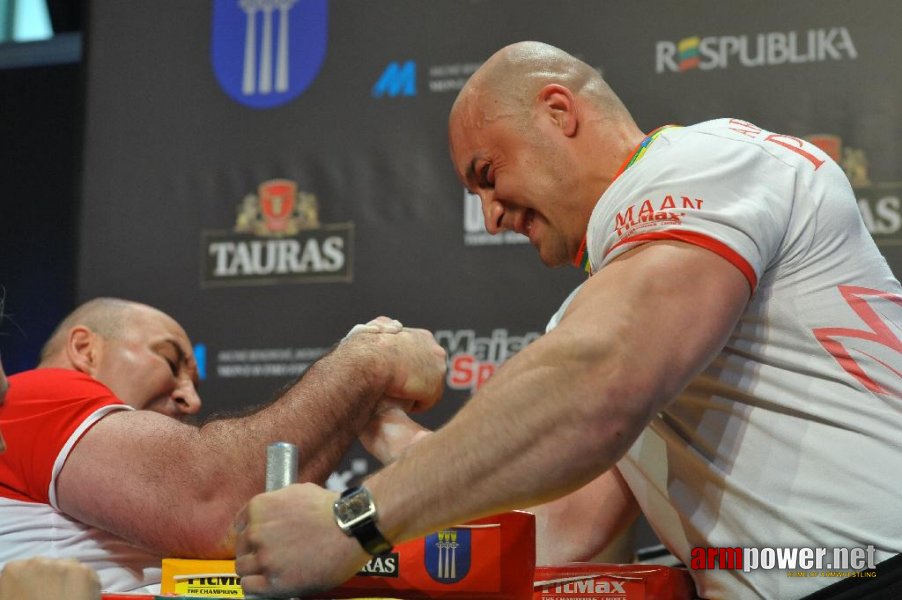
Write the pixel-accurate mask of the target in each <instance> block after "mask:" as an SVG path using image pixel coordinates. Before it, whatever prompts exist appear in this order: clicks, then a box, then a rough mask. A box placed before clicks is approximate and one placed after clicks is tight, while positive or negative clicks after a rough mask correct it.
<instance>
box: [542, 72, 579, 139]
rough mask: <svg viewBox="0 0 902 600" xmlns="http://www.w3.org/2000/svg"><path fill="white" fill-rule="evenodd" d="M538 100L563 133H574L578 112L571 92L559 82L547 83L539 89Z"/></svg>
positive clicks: (567, 134) (571, 134)
mask: <svg viewBox="0 0 902 600" xmlns="http://www.w3.org/2000/svg"><path fill="white" fill-rule="evenodd" d="M539 102H540V103H541V105H542V106H543V107H544V109H545V111H546V113H547V114H548V115H549V116H550V117H551V119H552V120H553V121H554V123H555V126H557V127H558V128H560V130H561V132H562V133H563V134H564V135H566V136H567V137H573V136H574V135H576V131H577V129H578V125H579V113H578V111H577V106H576V101H575V99H574V98H573V92H571V91H570V90H569V89H567V88H566V87H564V86H562V85H560V84H559V83H549V84H548V85H546V86H545V87H543V88H542V89H541V91H539Z"/></svg>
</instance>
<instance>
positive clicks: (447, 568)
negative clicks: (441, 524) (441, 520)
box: [424, 528, 473, 583]
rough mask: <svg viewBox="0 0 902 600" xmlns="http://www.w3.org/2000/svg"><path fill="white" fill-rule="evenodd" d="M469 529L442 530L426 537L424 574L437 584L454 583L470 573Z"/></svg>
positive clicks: (470, 542)
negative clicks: (427, 574)
mask: <svg viewBox="0 0 902 600" xmlns="http://www.w3.org/2000/svg"><path fill="white" fill-rule="evenodd" d="M470 534H471V532H470V530H469V529H457V528H451V529H443V530H441V531H439V532H437V533H433V534H432V535H428V536H426V539H425V541H424V543H425V544H426V548H425V552H424V559H425V561H426V572H427V573H429V576H430V577H432V578H433V579H434V580H435V581H437V582H439V583H456V582H458V581H460V580H461V579H463V578H464V577H466V576H467V573H469V572H470V556H471V554H472V549H473V544H472V539H471V536H470Z"/></svg>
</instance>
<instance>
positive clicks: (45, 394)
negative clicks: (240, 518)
mask: <svg viewBox="0 0 902 600" xmlns="http://www.w3.org/2000/svg"><path fill="white" fill-rule="evenodd" d="M9 382H10V388H9V392H8V394H7V398H6V402H5V404H4V405H3V406H2V407H0V431H3V435H4V437H5V438H6V439H7V443H8V448H7V451H6V452H5V453H2V454H0V567H2V565H3V564H5V563H6V562H8V561H10V560H14V559H20V558H30V557H33V556H46V557H51V558H74V559H76V560H78V561H80V562H82V563H84V564H86V565H88V566H90V567H91V568H93V569H94V570H95V571H97V574H98V576H99V578H100V583H101V587H102V589H103V590H104V591H109V592H147V593H157V592H159V589H160V574H161V572H160V570H161V569H160V567H161V560H162V559H161V557H160V556H159V555H156V554H154V553H152V552H149V551H147V550H144V549H143V548H139V547H137V546H135V545H134V544H131V543H129V542H127V541H125V540H123V539H122V538H120V537H118V536H116V535H115V534H113V533H110V532H108V531H104V530H102V529H98V528H97V527H92V526H90V525H87V524H85V523H82V522H80V521H78V520H76V519H73V518H72V517H70V516H68V515H67V514H65V513H64V512H63V511H62V509H61V508H60V505H59V499H58V497H57V490H56V486H57V479H58V477H59V474H60V472H61V471H62V469H63V466H64V464H65V462H66V459H67V458H68V457H69V454H70V453H71V452H72V450H73V449H74V448H75V447H76V446H77V444H78V441H79V440H80V439H81V437H82V436H83V435H84V434H85V432H87V431H88V430H89V429H90V428H91V427H92V426H93V425H94V424H95V423H97V422H98V421H99V420H100V419H102V418H103V417H105V416H106V415H108V414H110V413H111V412H114V411H120V410H133V409H132V408H131V407H130V406H126V405H125V404H123V403H122V402H121V401H120V400H119V399H118V398H116V397H115V396H114V395H113V393H112V392H111V391H110V390H109V389H108V388H107V387H106V386H104V385H103V384H101V383H100V382H98V381H96V380H94V379H92V378H91V377H89V376H88V375H85V374H84V373H79V372H77V371H72V370H67V369H37V370H34V371H27V372H25V373H20V374H17V375H13V376H12V377H10V378H9ZM148 493H153V490H148ZM136 518H140V517H139V516H138V515H136Z"/></svg>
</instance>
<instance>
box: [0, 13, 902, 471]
mask: <svg viewBox="0 0 902 600" xmlns="http://www.w3.org/2000/svg"><path fill="white" fill-rule="evenodd" d="M264 5H271V6H273V7H275V8H273V9H272V12H271V13H269V14H270V15H271V21H270V23H271V29H270V34H271V35H270V38H269V41H270V43H269V44H268V45H264V44H263V39H264V38H265V36H266V30H265V24H264V23H265V21H266V14H268V11H267V10H266V9H265V8H263V6H264ZM260 6H261V9H260V10H259V11H258V12H256V13H255V15H254V21H253V28H252V31H253V35H254V44H253V46H252V47H253V55H252V56H250V58H248V56H249V54H248V51H247V48H248V46H247V45H246V42H247V39H248V31H249V30H250V29H249V28H248V27H247V16H246V15H245V14H244V13H243V12H242V11H241V9H240V8H239V4H238V2H237V0H215V1H200V0H195V1H192V2H185V1H184V0H155V1H154V2H140V3H139V2H128V3H124V2H120V1H117V0H94V1H93V2H90V3H89V5H88V9H89V12H88V14H87V18H86V23H87V26H88V31H87V34H86V53H85V60H84V67H85V69H86V111H85V115H86V120H85V125H84V127H85V129H84V166H83V175H82V180H83V185H82V186H81V190H80V195H81V205H80V206H81V211H80V217H79V220H78V228H77V229H78V231H77V233H78V239H79V243H78V263H77V265H78V266H77V271H76V274H75V275H76V276H75V281H76V290H75V293H74V296H75V300H76V301H82V300H85V299H88V298H90V297H94V296H98V295H115V296H122V297H128V298H133V299H136V300H140V301H144V302H147V303H150V304H153V305H155V306H159V307H160V308H162V309H163V310H166V311H167V312H169V313H170V314H172V315H173V316H175V317H176V318H177V319H178V320H179V321H180V322H182V323H183V324H184V326H185V327H186V329H187V330H188V332H189V334H190V335H191V336H192V338H193V340H194V342H195V343H196V344H197V345H198V347H197V350H198V354H199V356H200V357H201V359H202V363H203V366H204V374H205V379H204V382H203V387H202V395H203V397H204V401H205V409H204V410H205V413H209V412H217V411H220V410H228V409H231V408H236V407H242V406H247V405H251V404H256V403H259V402H262V401H264V400H267V399H269V398H270V397H271V396H272V394H273V392H274V390H276V389H278V388H279V387H280V386H281V385H282V384H283V383H284V382H285V381H286V380H287V379H290V378H291V377H292V376H293V375H294V374H296V373H298V372H300V371H301V370H302V369H303V368H304V367H305V366H306V365H307V364H309V362H310V361H312V360H314V359H315V358H316V357H317V356H319V355H320V354H321V353H322V352H323V351H324V350H325V349H326V348H328V347H329V346H330V345H331V344H332V343H333V342H334V341H335V340H337V339H338V338H339V337H340V336H341V335H343V334H344V332H345V331H346V330H347V329H348V328H350V327H351V326H352V325H353V324H354V323H356V322H360V321H363V320H367V319H369V318H371V317H373V316H375V315H378V314H388V315H391V316H393V317H396V318H398V319H400V320H402V321H403V322H404V323H405V324H409V325H414V326H421V327H426V328H429V329H431V330H434V331H436V335H437V336H438V338H439V340H440V341H441V342H442V343H443V344H444V345H445V346H446V347H447V348H448V350H449V353H450V354H451V369H450V371H449V379H448V394H447V395H446V398H445V400H444V401H443V402H442V403H441V405H440V406H439V407H437V408H436V409H435V410H434V411H433V412H432V413H430V414H428V415H425V416H424V417H423V418H422V420H423V421H424V422H425V423H426V424H428V425H431V426H436V425H438V424H440V423H442V422H444V421H445V420H446V419H447V418H448V417H449V416H450V415H452V414H453V413H454V412H455V411H456V410H457V409H458V408H459V407H460V405H461V404H462V403H463V402H464V401H465V400H466V398H467V397H468V395H469V394H470V393H471V392H472V390H473V389H474V388H475V386H476V385H477V384H478V381H479V380H480V379H481V378H484V377H485V376H488V375H489V374H490V373H491V371H492V370H493V368H494V367H495V366H497V365H498V364H500V363H502V362H503V361H504V360H505V359H506V358H507V357H508V356H510V354H512V353H513V352H515V351H516V350H518V349H519V348H520V347H522V345H523V344H525V343H528V342H529V341H531V340H532V339H534V338H535V337H536V336H537V335H538V334H539V333H540V332H541V331H542V330H543V328H544V324H545V322H546V320H547V318H548V316H549V315H550V314H551V313H552V312H553V311H554V309H555V308H556V307H557V306H558V304H559V303H560V301H561V300H562V299H563V298H564V297H565V296H566V295H567V293H568V292H569V291H570V290H571V289H572V288H573V287H574V286H575V285H576V284H577V283H578V282H579V281H580V280H581V276H580V274H579V273H578V272H577V271H576V270H575V269H569V268H565V269H558V270H551V271H549V270H547V269H545V268H544V267H543V266H542V265H541V264H540V263H539V262H538V260H537V258H536V256H535V252H534V250H533V249H532V248H531V247H530V246H529V245H528V244H524V243H523V240H522V239H518V238H517V237H516V236H505V237H501V238H490V237H488V236H487V235H486V234H485V233H484V231H483V229H482V225H481V217H480V216H479V213H478V210H477V209H476V204H475V201H474V200H473V199H467V198H465V194H464V190H463V188H462V187H461V186H460V184H459V183H458V182H457V181H456V179H455V177H454V174H453V171H452V169H451V166H450V162H449V160H448V151H447V137H446V131H445V128H446V118H447V112H448V109H449V108H450V105H451V103H452V101H453V99H454V97H455V95H456V92H457V90H458V89H459V87H460V85H461V84H462V82H463V81H464V79H465V78H466V76H467V75H468V74H469V73H470V72H472V70H473V69H474V68H475V67H476V66H478V65H479V64H480V63H481V62H482V61H483V60H485V59H486V58H487V57H488V56H489V55H490V54H491V53H492V52H494V51H495V50H497V49H498V48H500V47H501V46H503V45H504V44H507V43H510V42H514V41H518V40H523V39H538V40H542V41H546V42H549V43H552V44H555V45H557V46H560V47H562V48H564V49H565V50H567V51H569V52H571V53H573V54H575V55H577V56H579V57H581V58H583V59H584V60H586V61H587V62H589V63H590V64H592V65H593V66H596V67H597V68H598V69H600V70H601V71H602V72H603V73H604V75H605V77H606V78H607V79H608V81H609V82H610V83H611V84H612V86H613V87H614V88H615V89H616V90H618V92H619V93H620V95H621V97H622V98H623V99H624V101H625V102H626V103H627V105H628V106H630V108H631V109H632V111H633V113H634V115H635V117H636V119H637V121H638V123H639V125H640V126H641V127H643V128H645V129H646V130H650V129H652V128H654V127H656V126H658V125H661V124H665V123H684V124H686V123H692V122H696V121H701V120H705V119H709V118H716V117H721V116H732V117H739V118H743V119H746V120H749V121H752V122H754V123H756V124H758V125H760V126H762V127H764V128H767V129H770V130H774V131H778V132H782V133H787V134H791V135H795V136H799V137H809V138H811V139H815V140H816V141H818V143H821V144H822V145H823V146H824V147H825V148H830V149H831V150H832V151H833V152H834V154H835V156H836V157H837V158H838V159H839V161H840V162H841V163H842V164H843V165H844V167H846V169H847V172H848V173H849V176H850V179H851V180H852V183H853V185H854V186H855V188H856V193H857V195H858V198H859V204H860V207H861V210H862V214H863V215H864V217H865V219H866V222H867V223H868V226H869V228H870V230H871V232H872V234H873V235H874V237H875V239H876V240H877V241H878V243H879V244H880V246H881V249H882V250H883V252H884V254H885V255H886V256H887V258H888V260H889V261H890V264H891V265H892V266H893V268H894V269H895V271H896V273H899V272H900V271H902V250H900V245H902V234H900V230H902V201H900V197H902V190H900V186H902V183H900V182H902V161H900V158H902V148H900V141H899V140H900V139H902V136H900V134H902V118H900V117H902V114H900V113H902V105H900V103H899V102H898V98H900V97H902V79H900V77H899V67H898V65H899V64H900V63H902V60H900V59H902V40H900V38H899V36H898V34H897V29H898V24H899V23H900V22H902V5H900V4H899V3H898V2H895V1H893V0H867V1H862V2H851V1H850V0H798V1H795V2H792V3H787V2H780V1H777V0H765V1H761V0H735V1H733V2H729V3H725V2H717V1H715V0H686V1H684V2H681V3H678V4H672V3H665V2H652V1H644V2H633V3H617V2H609V1H585V0H572V1H565V0H556V1H553V2H548V1H539V0H493V1H492V2H488V1H481V0H432V1H430V2H420V1H416V0H382V1H379V2H361V1H354V0H332V1H331V2H325V0H298V1H297V2H295V3H286V6H287V8H285V9H280V8H278V3H277V2H275V1H272V2H262V1H261V2H260ZM283 14H284V18H282V17H280V15H283ZM283 24H287V25H288V26H289V27H288V29H287V30H286V36H285V38H284V41H283V42H282V48H284V54H280V41H279V40H280V31H281V27H282V25H283ZM266 47H268V48H269V66H268V67H267V66H266V64H265V63H266V60H265V56H266V55H267V51H266V49H265V48H266ZM280 56H281V57H282V58H281V59H280ZM280 60H281V63H280ZM280 64H282V65H284V66H285V71H284V76H283V77H282V78H281V80H280V78H279V76H278V73H279V65H280ZM246 65H250V67H247V66H246ZM248 68H250V69H251V72H250V74H251V75H252V77H251V78H250V79H247V80H246V79H245V76H246V75H247V74H248V72H249V71H248V70H247V69H248ZM280 85H281V86H282V87H284V88H285V89H284V90H281V89H280ZM267 87H268V88H269V89H267ZM242 90H244V91H242ZM279 185H282V186H283V187H282V188H280V187H279ZM292 185H293V186H295V189H294V190H293V191H292V190H289V193H287V194H286V193H285V191H284V189H285V186H288V188H290V186H292ZM9 206H10V204H9V201H8V200H4V204H3V207H4V211H6V210H7V209H8V207H9ZM49 219H50V220H51V221H52V216H51V217H49ZM280 227H281V229H279V228H280ZM4 235H5V234H4ZM60 239H61V240H62V243H63V244H65V243H67V240H68V239H69V238H67V237H66V236H65V235H62V236H60ZM73 239H74V238H73ZM18 264H19V266H24V268H26V269H27V268H28V267H29V266H33V263H31V262H30V261H29V260H28V258H27V257H25V256H23V257H22V260H19V261H18ZM34 266H36V268H43V266H40V265H34ZM61 277H62V278H64V277H65V275H64V274H63V275H61ZM61 297H62V298H63V301H64V300H65V294H62V296H61ZM18 302H19V307H18V312H19V313H20V319H21V318H22V317H21V315H23V314H27V313H28V312H29V309H28V303H27V302H24V303H23V301H22V298H21V294H20V295H19V297H18ZM13 337H15V336H13ZM32 337H34V336H32ZM3 352H4V361H5V362H7V364H8V361H9V360H12V359H11V358H8V357H9V351H8V350H6V349H5V348H4V349H3ZM12 370H16V369H12ZM365 458H366V457H365V456H364V455H363V454H362V451H361V450H359V449H354V450H353V451H352V452H351V454H350V455H349V457H348V459H347V461H346V463H345V465H343V470H344V475H345V476H347V475H349V474H355V475H356V474H361V473H362V472H364V471H366V470H367V469H369V468H372V465H371V464H366V463H365V462H362V461H364V459H365Z"/></svg>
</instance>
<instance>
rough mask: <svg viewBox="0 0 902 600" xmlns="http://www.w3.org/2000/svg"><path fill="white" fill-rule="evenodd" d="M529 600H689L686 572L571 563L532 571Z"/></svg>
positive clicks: (690, 583) (691, 595)
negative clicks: (533, 579)
mask: <svg viewBox="0 0 902 600" xmlns="http://www.w3.org/2000/svg"><path fill="white" fill-rule="evenodd" d="M534 587H535V590H534V592H533V600H568V599H570V598H579V599H580V600H692V599H694V598H696V597H697V595H696V591H695V584H694V583H693V581H692V577H691V576H690V575H689V571H687V570H686V569H681V568H676V567H665V566H661V565H642V564H627V565H612V564H596V563H571V564H567V565H561V566H551V567H536V570H535V583H534Z"/></svg>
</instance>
